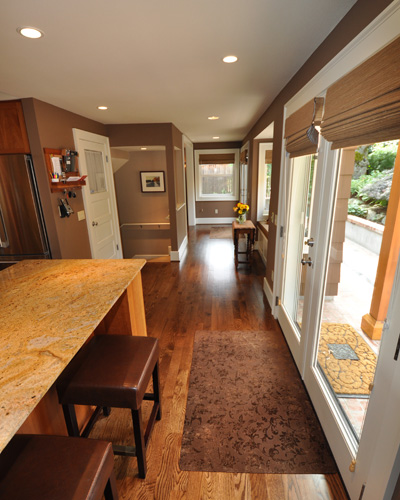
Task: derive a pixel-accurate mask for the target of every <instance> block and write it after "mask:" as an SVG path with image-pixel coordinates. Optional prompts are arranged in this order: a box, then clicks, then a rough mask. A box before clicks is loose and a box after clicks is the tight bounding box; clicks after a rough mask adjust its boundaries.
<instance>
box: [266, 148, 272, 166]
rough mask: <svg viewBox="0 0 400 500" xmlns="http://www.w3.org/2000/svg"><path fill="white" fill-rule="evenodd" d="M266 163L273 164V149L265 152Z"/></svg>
mask: <svg viewBox="0 0 400 500" xmlns="http://www.w3.org/2000/svg"><path fill="white" fill-rule="evenodd" d="M265 163H272V149H267V150H266V151H265Z"/></svg>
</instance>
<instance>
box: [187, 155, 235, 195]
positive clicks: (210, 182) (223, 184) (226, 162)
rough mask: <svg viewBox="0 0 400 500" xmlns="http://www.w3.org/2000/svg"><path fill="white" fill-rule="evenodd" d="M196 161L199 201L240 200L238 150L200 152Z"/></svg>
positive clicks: (196, 156)
mask: <svg viewBox="0 0 400 500" xmlns="http://www.w3.org/2000/svg"><path fill="white" fill-rule="evenodd" d="M195 159H196V200H197V201H211V200H213V201H215V200H218V201H224V200H237V199H238V197H239V189H238V188H239V182H238V177H239V151H238V150H236V149H224V150H222V149H215V150H198V151H196V152H195Z"/></svg>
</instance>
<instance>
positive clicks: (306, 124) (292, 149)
mask: <svg viewBox="0 0 400 500" xmlns="http://www.w3.org/2000/svg"><path fill="white" fill-rule="evenodd" d="M323 108H324V98H323V97H316V98H315V99H313V100H312V101H309V102H308V103H307V104H305V105H304V106H303V107H301V108H300V109H298V110H297V111H295V112H294V113H293V114H292V115H290V116H289V117H288V118H287V119H286V123H285V139H286V151H287V152H288V153H289V154H290V157H291V158H295V157H296V156H304V155H309V154H313V153H315V152H316V151H317V147H318V132H317V131H316V130H315V129H313V130H314V133H313V134H312V133H310V132H311V128H312V126H313V125H314V126H315V125H320V123H321V118H322V112H323Z"/></svg>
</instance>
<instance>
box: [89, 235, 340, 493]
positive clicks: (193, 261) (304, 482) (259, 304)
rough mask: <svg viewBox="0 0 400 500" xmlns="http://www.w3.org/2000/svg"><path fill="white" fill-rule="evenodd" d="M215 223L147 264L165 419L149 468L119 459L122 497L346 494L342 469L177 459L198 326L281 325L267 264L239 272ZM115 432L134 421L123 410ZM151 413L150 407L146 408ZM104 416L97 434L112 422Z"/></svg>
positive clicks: (157, 433)
mask: <svg viewBox="0 0 400 500" xmlns="http://www.w3.org/2000/svg"><path fill="white" fill-rule="evenodd" d="M210 228H211V226H206V225H204V226H197V227H196V228H190V232H189V244H188V250H187V252H186V255H185V257H184V259H183V260H182V261H181V262H180V263H175V262H173V263H170V264H169V263H147V264H146V266H145V267H144V269H143V271H142V277H143V289H144V301H145V308H146V320H147V329H148V335H149V336H154V337H158V338H159V340H160V348H161V362H160V376H161V387H162V402H163V418H162V420H161V421H160V422H159V423H157V425H156V426H155V428H154V431H153V434H152V437H151V439H150V444H149V448H148V475H147V477H146V479H145V480H140V479H138V478H137V477H136V473H137V470H136V460H135V459H128V460H127V459H126V458H121V457H118V458H116V461H115V471H116V476H117V483H118V489H119V491H120V497H121V498H123V499H149V500H150V499H153V498H154V499H157V500H164V499H165V500H169V499H178V498H179V499H188V500H197V499H210V500H225V499H226V500H231V499H236V498H237V499H239V498H240V499H243V500H244V499H246V500H247V499H253V500H256V499H257V500H258V499H269V500H286V499H291V500H305V499H307V500H314V499H319V500H322V499H326V500H328V499H335V500H345V499H347V498H348V497H347V495H346V493H345V490H344V487H343V485H342V482H341V479H340V477H339V476H338V475H336V474H332V475H326V476H324V475H317V474H315V475H305V474H303V475H294V474H293V475H282V474H271V475H265V474H231V473H208V472H187V471H180V469H179V466H178V462H179V456H180V443H181V438H182V431H183V423H184V418H185V407H186V399H187V392H188V377H189V373H190V365H191V357H192V348H193V339H194V333H195V331H196V330H211V331H217V330H242V331H255V330H273V331H276V332H277V331H279V327H278V325H277V323H276V321H275V320H274V319H273V317H272V316H271V314H270V308H269V306H268V303H267V301H266V299H265V298H264V295H263V291H262V283H263V277H264V271H265V269H264V266H263V264H262V262H261V259H260V258H259V256H258V254H257V252H255V259H254V264H253V269H249V268H247V267H246V266H243V265H240V266H239V268H238V271H237V272H235V267H234V259H233V243H232V240H230V239H210V238H209V234H210ZM112 415H114V418H115V417H117V418H118V425H117V426H115V421H114V429H113V435H114V438H115V435H116V434H115V433H118V434H119V435H121V434H122V433H123V430H124V428H125V427H126V426H129V424H130V419H129V415H126V418H125V416H121V417H120V416H119V414H118V413H117V410H113V413H112ZM144 415H145V416H146V413H144ZM111 427H112V426H111V425H110V426H108V425H107V424H106V420H104V419H103V420H102V421H99V422H98V424H97V426H96V429H95V431H94V432H93V433H92V435H93V437H94V434H95V433H96V437H100V436H102V437H104V438H106V437H107V436H108V435H109V433H110V431H109V428H110V429H111Z"/></svg>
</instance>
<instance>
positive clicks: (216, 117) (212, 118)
mask: <svg viewBox="0 0 400 500" xmlns="http://www.w3.org/2000/svg"><path fill="white" fill-rule="evenodd" d="M208 119H209V120H219V116H209V117H208Z"/></svg>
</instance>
